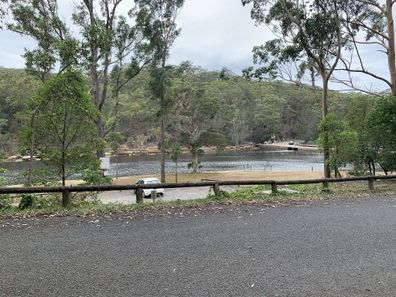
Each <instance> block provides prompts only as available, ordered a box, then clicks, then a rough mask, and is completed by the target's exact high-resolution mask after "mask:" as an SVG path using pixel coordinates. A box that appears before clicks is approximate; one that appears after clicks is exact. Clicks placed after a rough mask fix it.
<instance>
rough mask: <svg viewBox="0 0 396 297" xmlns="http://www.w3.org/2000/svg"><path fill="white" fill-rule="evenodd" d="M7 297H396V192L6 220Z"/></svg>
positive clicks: (0, 242) (0, 244) (1, 289)
mask: <svg viewBox="0 0 396 297" xmlns="http://www.w3.org/2000/svg"><path fill="white" fill-rule="evenodd" d="M0 248H1V255H0V295H1V296H7V297H8V296H200V297H201V296H315V297H316V296H337V297H339V296H348V297H352V296H382V297H383V296H396V197H388V198H378V199H371V200H357V201H335V202H316V203H298V204H290V205H288V206H285V207H276V208H272V207H268V206H264V205H261V206H259V205H255V206H224V207H213V206H212V207H208V208H207V209H203V210H194V211H193V210H189V211H185V212H183V213H174V210H173V211H169V213H168V212H163V213H162V214H161V215H156V214H147V215H140V216H138V217H129V216H128V215H127V214H125V215H122V214H120V215H117V216H113V217H98V218H46V219H34V220H22V221H0Z"/></svg>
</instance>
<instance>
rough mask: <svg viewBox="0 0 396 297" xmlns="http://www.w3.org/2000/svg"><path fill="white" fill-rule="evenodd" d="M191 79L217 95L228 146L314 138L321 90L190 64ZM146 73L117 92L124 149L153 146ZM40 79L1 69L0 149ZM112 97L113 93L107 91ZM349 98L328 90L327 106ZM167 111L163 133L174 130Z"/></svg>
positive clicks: (13, 145) (343, 106) (109, 111)
mask: <svg viewBox="0 0 396 297" xmlns="http://www.w3.org/2000/svg"><path fill="white" fill-rule="evenodd" d="M190 80H192V81H194V83H195V84H200V85H201V86H203V88H204V89H205V96H206V97H211V98H216V102H217V103H216V104H217V105H216V106H217V109H218V112H217V113H216V115H215V116H214V117H213V118H212V119H211V120H210V127H211V128H210V129H211V130H212V131H216V132H220V133H222V134H223V135H225V137H226V140H227V142H228V144H231V145H238V144H242V143H248V142H252V143H263V142H265V141H268V140H270V139H271V138H272V137H276V138H277V139H301V140H306V141H314V140H316V138H317V129H316V127H317V125H318V123H319V121H320V115H321V101H320V90H314V89H311V88H307V87H298V86H295V85H291V84H286V83H283V82H279V81H272V82H257V81H246V80H244V79H243V78H242V77H240V76H235V75H232V74H228V75H226V76H224V75H220V72H214V71H206V70H202V69H200V68H194V72H193V75H192V76H191V77H190ZM148 84H149V76H148V73H147V72H145V71H143V72H142V73H141V74H140V75H139V76H138V77H136V78H135V79H134V80H133V81H131V82H130V83H128V84H127V85H126V86H125V87H124V88H123V89H122V90H121V94H120V97H119V98H120V102H119V106H118V110H119V113H118V115H117V118H118V121H117V125H116V131H117V132H120V135H121V136H122V137H121V141H122V144H123V145H124V146H127V147H128V148H136V147H143V146H146V145H147V144H156V142H157V137H158V125H157V123H156V120H157V113H158V109H159V107H158V105H157V103H156V101H155V100H153V99H152V98H151V95H150V92H149V90H148ZM39 86H40V82H39V81H37V80H35V79H33V78H32V77H30V76H29V75H27V74H26V73H25V71H24V70H21V69H6V68H0V152H2V153H10V152H15V151H17V150H18V133H19V131H20V130H21V128H22V126H23V125H24V123H26V121H27V119H28V118H29V117H28V116H27V115H28V114H29V111H24V103H25V101H26V100H27V99H28V98H29V97H31V96H32V95H33V94H34V92H35V91H36V90H37V89H38V88H39ZM109 94H110V96H112V92H109ZM349 98H350V96H348V95H342V94H339V93H336V92H332V93H331V95H330V105H331V107H330V109H331V110H333V111H335V112H336V113H337V115H338V116H339V117H344V116H345V114H346V112H347V110H348V104H349V103H348V102H349ZM114 101H115V100H114V99H113V98H110V100H108V103H107V106H106V111H105V113H106V114H105V118H106V120H107V121H108V123H109V125H110V124H111V123H112V122H113V121H114V117H115V112H114V106H115V102H114ZM173 125H174V119H173V117H172V116H171V115H170V116H169V121H168V127H167V128H168V133H169V134H172V133H173V132H172V131H173Z"/></svg>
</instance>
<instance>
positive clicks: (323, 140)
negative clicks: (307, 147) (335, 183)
mask: <svg viewBox="0 0 396 297" xmlns="http://www.w3.org/2000/svg"><path fill="white" fill-rule="evenodd" d="M319 133H320V136H319V139H318V146H319V147H320V148H321V149H322V150H325V149H327V150H328V152H329V153H330V156H329V159H328V160H327V162H328V165H329V166H330V168H332V169H333V170H334V172H335V175H336V176H339V171H338V169H339V168H340V167H342V166H345V165H346V164H347V163H350V162H352V161H353V160H355V159H356V158H357V156H358V153H359V151H358V135H357V133H356V132H355V131H352V130H348V128H347V126H346V124H345V123H344V122H342V121H339V120H337V118H336V116H335V115H334V114H329V115H327V116H326V117H325V118H324V119H323V120H322V121H321V123H320V125H319Z"/></svg>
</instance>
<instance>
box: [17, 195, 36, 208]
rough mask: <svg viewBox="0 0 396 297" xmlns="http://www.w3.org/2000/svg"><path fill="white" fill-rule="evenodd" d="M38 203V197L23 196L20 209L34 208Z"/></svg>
mask: <svg viewBox="0 0 396 297" xmlns="http://www.w3.org/2000/svg"><path fill="white" fill-rule="evenodd" d="M36 201H37V197H36V196H35V195H33V194H23V195H22V196H21V201H20V202H19V205H18V208H19V209H27V208H33V207H34V205H35V203H36Z"/></svg>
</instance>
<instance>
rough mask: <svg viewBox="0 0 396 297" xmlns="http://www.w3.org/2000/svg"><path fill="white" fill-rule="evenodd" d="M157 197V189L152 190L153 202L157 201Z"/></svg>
mask: <svg viewBox="0 0 396 297" xmlns="http://www.w3.org/2000/svg"><path fill="white" fill-rule="evenodd" d="M156 198H157V190H152V191H151V199H153V202H155V199H156Z"/></svg>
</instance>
